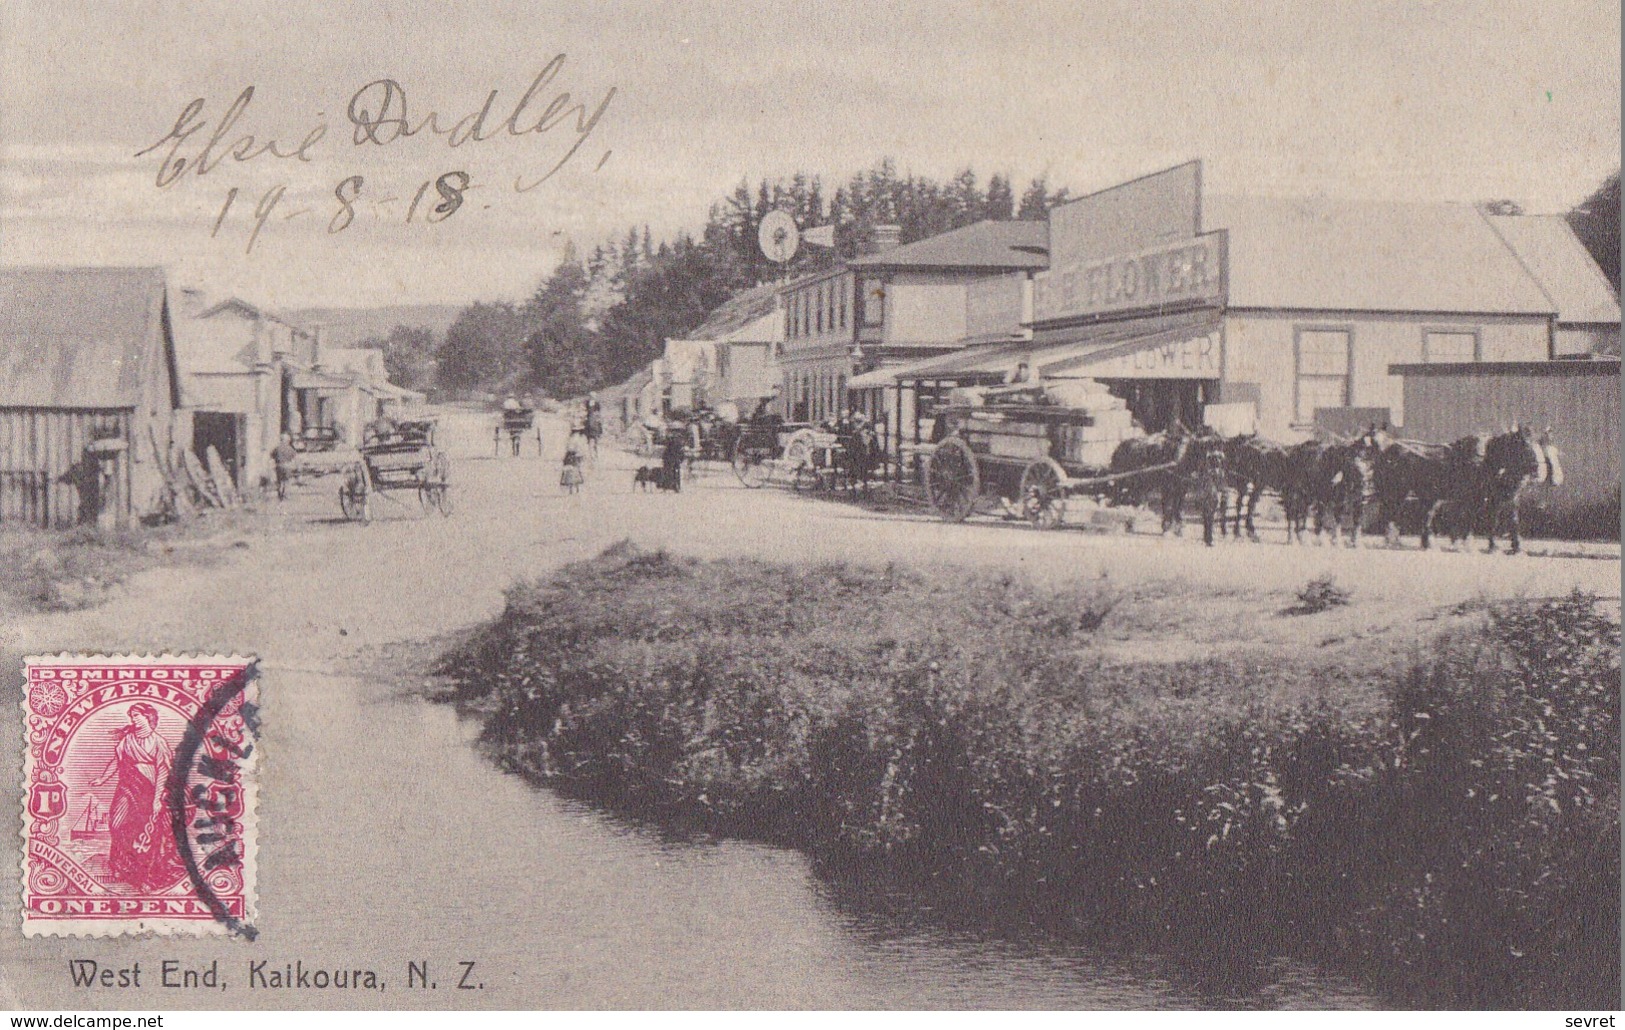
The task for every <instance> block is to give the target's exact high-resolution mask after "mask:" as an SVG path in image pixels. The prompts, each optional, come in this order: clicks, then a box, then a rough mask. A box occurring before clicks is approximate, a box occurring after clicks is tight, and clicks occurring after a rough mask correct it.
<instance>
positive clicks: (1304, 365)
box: [1297, 329, 1349, 425]
mask: <svg viewBox="0 0 1625 1030" xmlns="http://www.w3.org/2000/svg"><path fill="white" fill-rule="evenodd" d="M1297 349H1298V355H1297V362H1298V371H1297V397H1298V402H1297V422H1298V424H1299V425H1308V424H1309V423H1311V422H1313V421H1314V420H1315V409H1316V408H1346V407H1348V403H1349V333H1348V331H1347V330H1341V329H1304V330H1300V331H1299V332H1298V348H1297Z"/></svg>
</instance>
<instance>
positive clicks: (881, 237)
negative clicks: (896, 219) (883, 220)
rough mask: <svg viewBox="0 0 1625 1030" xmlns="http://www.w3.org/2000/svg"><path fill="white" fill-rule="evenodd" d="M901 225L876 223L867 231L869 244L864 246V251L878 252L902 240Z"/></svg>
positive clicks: (890, 247) (889, 248) (888, 248)
mask: <svg viewBox="0 0 1625 1030" xmlns="http://www.w3.org/2000/svg"><path fill="white" fill-rule="evenodd" d="M902 238H903V227H902V226H900V225H877V226H875V227H874V228H873V229H871V230H870V231H869V246H868V247H866V248H864V250H865V253H869V254H879V253H881V252H883V251H887V250H891V249H892V248H893V247H895V246H897V244H898V243H900V242H901V241H902Z"/></svg>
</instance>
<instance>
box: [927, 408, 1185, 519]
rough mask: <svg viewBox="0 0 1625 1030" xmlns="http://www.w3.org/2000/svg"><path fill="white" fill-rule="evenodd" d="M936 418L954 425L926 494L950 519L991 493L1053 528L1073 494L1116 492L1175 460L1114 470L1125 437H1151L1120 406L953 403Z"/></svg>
mask: <svg viewBox="0 0 1625 1030" xmlns="http://www.w3.org/2000/svg"><path fill="white" fill-rule="evenodd" d="M937 417H938V418H940V419H945V420H947V423H948V425H950V426H951V427H952V429H951V431H950V432H949V434H948V435H947V436H946V437H945V438H944V439H943V440H942V441H941V442H940V443H938V444H937V446H936V448H935V450H934V451H933V452H932V454H931V457H930V460H929V462H928V463H927V465H926V474H925V486H926V497H927V499H928V500H929V501H930V503H931V506H932V508H934V509H935V510H936V512H937V514H938V515H940V516H942V518H944V519H946V520H947V521H949V522H961V521H964V520H965V519H966V518H968V517H969V516H970V515H971V513H972V512H974V511H975V510H976V508H977V506H978V505H979V504H981V503H983V499H984V497H991V498H997V499H1000V500H1003V501H1004V502H1005V503H1006V505H1010V506H1019V507H1017V508H1016V510H1018V511H1019V513H1020V514H1021V515H1022V516H1023V517H1025V518H1027V519H1029V520H1030V521H1031V522H1032V523H1033V525H1035V526H1037V527H1038V528H1040V529H1052V528H1054V527H1056V526H1059V525H1060V524H1061V522H1062V521H1063V519H1064V518H1065V516H1066V511H1067V504H1068V501H1069V500H1071V499H1072V498H1073V497H1093V498H1097V499H1099V498H1105V497H1109V496H1112V495H1114V494H1117V493H1118V492H1119V491H1120V489H1121V488H1122V487H1123V486H1124V485H1125V484H1127V483H1129V482H1131V481H1134V480H1143V479H1147V478H1149V477H1154V476H1156V475H1158V474H1161V473H1167V472H1169V471H1171V470H1173V469H1174V467H1175V464H1176V463H1175V462H1168V463H1158V464H1150V465H1146V466H1144V467H1141V468H1136V469H1133V470H1130V471H1119V472H1114V471H1112V459H1113V455H1114V454H1115V453H1116V452H1117V449H1118V448H1119V447H1120V446H1121V445H1122V444H1123V442H1124V441H1126V440H1135V439H1141V438H1143V437H1144V433H1143V432H1141V430H1140V429H1139V428H1138V427H1137V426H1135V425H1134V423H1133V420H1132V417H1131V416H1130V415H1129V413H1128V411H1127V410H1126V409H1123V408H1120V407H1106V408H1081V407H1066V406H1061V405H1057V404H1041V403H1002V404H986V405H983V404H952V405H948V406H946V407H944V408H942V409H940V410H939V412H938V416H937Z"/></svg>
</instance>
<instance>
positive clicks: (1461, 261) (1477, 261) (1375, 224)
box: [1202, 197, 1555, 314]
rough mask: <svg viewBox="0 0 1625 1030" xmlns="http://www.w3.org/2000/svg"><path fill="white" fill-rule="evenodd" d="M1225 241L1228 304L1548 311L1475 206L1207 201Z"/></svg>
mask: <svg viewBox="0 0 1625 1030" xmlns="http://www.w3.org/2000/svg"><path fill="white" fill-rule="evenodd" d="M1202 228H1203V229H1205V230H1214V229H1225V230H1228V232H1229V238H1230V259H1229V274H1230V301H1229V303H1230V306H1231V307H1243V308H1301V309H1310V310H1321V311H1418V312H1423V311H1425V312H1461V313H1497V314H1551V313H1553V312H1554V311H1555V307H1554V305H1553V303H1552V301H1551V300H1550V299H1548V298H1547V297H1546V295H1545V294H1544V293H1542V292H1541V290H1540V287H1539V286H1538V285H1537V284H1536V282H1535V280H1534V279H1533V278H1531V277H1530V275H1529V273H1528V272H1526V271H1524V268H1523V266H1522V265H1520V264H1519V263H1518V259H1517V258H1516V257H1515V256H1514V255H1513V253H1512V251H1511V250H1510V249H1509V248H1508V247H1507V246H1506V244H1505V243H1503V242H1502V241H1501V238H1500V237H1499V236H1498V235H1496V232H1495V230H1494V229H1493V228H1491V227H1490V224H1489V222H1488V221H1487V220H1486V219H1485V217H1484V216H1483V215H1482V214H1480V213H1479V212H1478V211H1477V210H1476V209H1475V208H1472V207H1470V206H1467V205H1462V204H1438V203H1393V202H1383V201H1363V200H1333V199H1330V198H1325V197H1316V198H1292V199H1287V198H1278V197H1207V198H1204V200H1203V210H1202Z"/></svg>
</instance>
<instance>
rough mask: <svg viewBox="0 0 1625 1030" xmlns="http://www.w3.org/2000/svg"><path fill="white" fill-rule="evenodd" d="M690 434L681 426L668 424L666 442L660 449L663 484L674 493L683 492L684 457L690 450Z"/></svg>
mask: <svg viewBox="0 0 1625 1030" xmlns="http://www.w3.org/2000/svg"><path fill="white" fill-rule="evenodd" d="M687 441H688V434H687V433H685V432H683V428H682V427H681V426H667V428H666V443H665V446H664V447H663V448H661V451H660V475H661V484H662V485H663V486H665V488H666V489H668V490H670V491H671V492H672V493H674V494H677V493H682V492H683V458H684V456H685V455H686V453H687V451H688V446H687Z"/></svg>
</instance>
